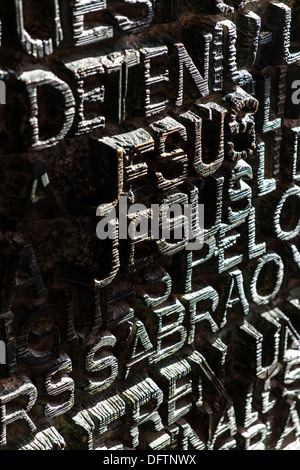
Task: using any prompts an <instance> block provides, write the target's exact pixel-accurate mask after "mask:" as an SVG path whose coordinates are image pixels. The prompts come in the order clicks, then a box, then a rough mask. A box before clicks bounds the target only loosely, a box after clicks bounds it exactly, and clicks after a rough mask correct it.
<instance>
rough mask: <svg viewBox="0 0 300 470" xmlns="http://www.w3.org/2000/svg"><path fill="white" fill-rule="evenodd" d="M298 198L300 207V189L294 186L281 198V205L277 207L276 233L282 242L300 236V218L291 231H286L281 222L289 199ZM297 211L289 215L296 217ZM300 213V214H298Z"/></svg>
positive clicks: (275, 215) (275, 216)
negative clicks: (284, 207)
mask: <svg viewBox="0 0 300 470" xmlns="http://www.w3.org/2000/svg"><path fill="white" fill-rule="evenodd" d="M292 197H293V198H298V204H299V207H300V188H299V187H298V186H293V187H292V188H289V189H288V190H287V191H286V192H285V193H284V194H283V195H282V197H281V199H280V201H279V203H278V204H277V207H276V209H275V213H274V228H275V233H276V236H277V238H279V239H280V240H291V239H293V238H295V237H296V236H297V235H299V232H300V218H299V219H298V222H297V224H296V226H295V227H294V228H292V229H291V230H289V231H288V230H284V229H283V228H282V222H281V220H280V219H281V216H282V212H283V206H284V204H285V203H286V201H287V200H288V199H289V198H292ZM297 212H298V211H297V210H296V211H289V213H293V214H294V215H297ZM298 213H299V212H298Z"/></svg>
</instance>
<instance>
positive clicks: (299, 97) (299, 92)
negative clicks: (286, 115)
mask: <svg viewBox="0 0 300 470" xmlns="http://www.w3.org/2000/svg"><path fill="white" fill-rule="evenodd" d="M292 89H293V90H295V91H294V92H293V94H292V103H293V104H295V105H298V104H300V80H295V81H294V82H293V83H292Z"/></svg>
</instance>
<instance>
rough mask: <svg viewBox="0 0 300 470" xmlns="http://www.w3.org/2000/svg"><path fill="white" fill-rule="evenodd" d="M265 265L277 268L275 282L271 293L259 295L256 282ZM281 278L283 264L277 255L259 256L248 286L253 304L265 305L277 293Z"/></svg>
mask: <svg viewBox="0 0 300 470" xmlns="http://www.w3.org/2000/svg"><path fill="white" fill-rule="evenodd" d="M267 263H275V265H276V268H277V270H276V280H275V285H274V287H273V289H272V292H270V293H268V294H266V295H261V294H259V292H258V288H257V281H258V278H259V275H260V274H261V272H262V269H263V267H264V266H265V265H266V264H267ZM283 276H284V264H283V262H282V259H281V257H280V256H279V255H277V254H276V253H270V254H266V255H264V256H261V257H260V258H259V259H258V263H257V266H256V268H255V270H254V273H253V275H252V278H251V281H250V286H249V290H250V295H251V297H252V300H253V302H255V303H256V304H258V305H266V304H267V303H268V302H269V301H270V300H271V299H272V298H274V297H275V295H276V294H277V293H278V291H279V289H280V287H281V284H282V281H283Z"/></svg>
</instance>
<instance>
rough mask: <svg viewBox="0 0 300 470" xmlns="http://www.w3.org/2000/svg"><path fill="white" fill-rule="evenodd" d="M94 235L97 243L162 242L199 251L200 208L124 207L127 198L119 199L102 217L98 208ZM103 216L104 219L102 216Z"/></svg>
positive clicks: (164, 205)
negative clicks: (122, 241)
mask: <svg viewBox="0 0 300 470" xmlns="http://www.w3.org/2000/svg"><path fill="white" fill-rule="evenodd" d="M96 215H97V216H100V217H101V216H102V219H101V220H100V222H99V223H98V224H97V227H96V234H97V237H98V238H99V239H100V240H107V239H110V240H114V239H115V238H116V236H117V237H118V239H119V240H131V241H132V242H133V243H138V242H141V241H144V240H154V241H157V242H163V241H166V242H168V243H170V244H172V243H173V244H174V247H176V246H178V245H180V246H181V247H182V245H184V246H185V248H186V249H187V250H200V249H201V248H202V247H203V244H204V205H203V204H188V203H183V204H181V203H176V202H174V203H172V202H171V203H169V204H168V203H162V204H151V206H150V207H146V206H145V205H144V204H132V205H129V204H128V198H127V196H120V199H119V204H118V207H117V208H115V207H112V208H110V209H109V210H108V211H107V212H106V213H105V215H104V213H103V208H102V207H101V206H99V207H98V209H97V212H96ZM103 215H104V216H103Z"/></svg>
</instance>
